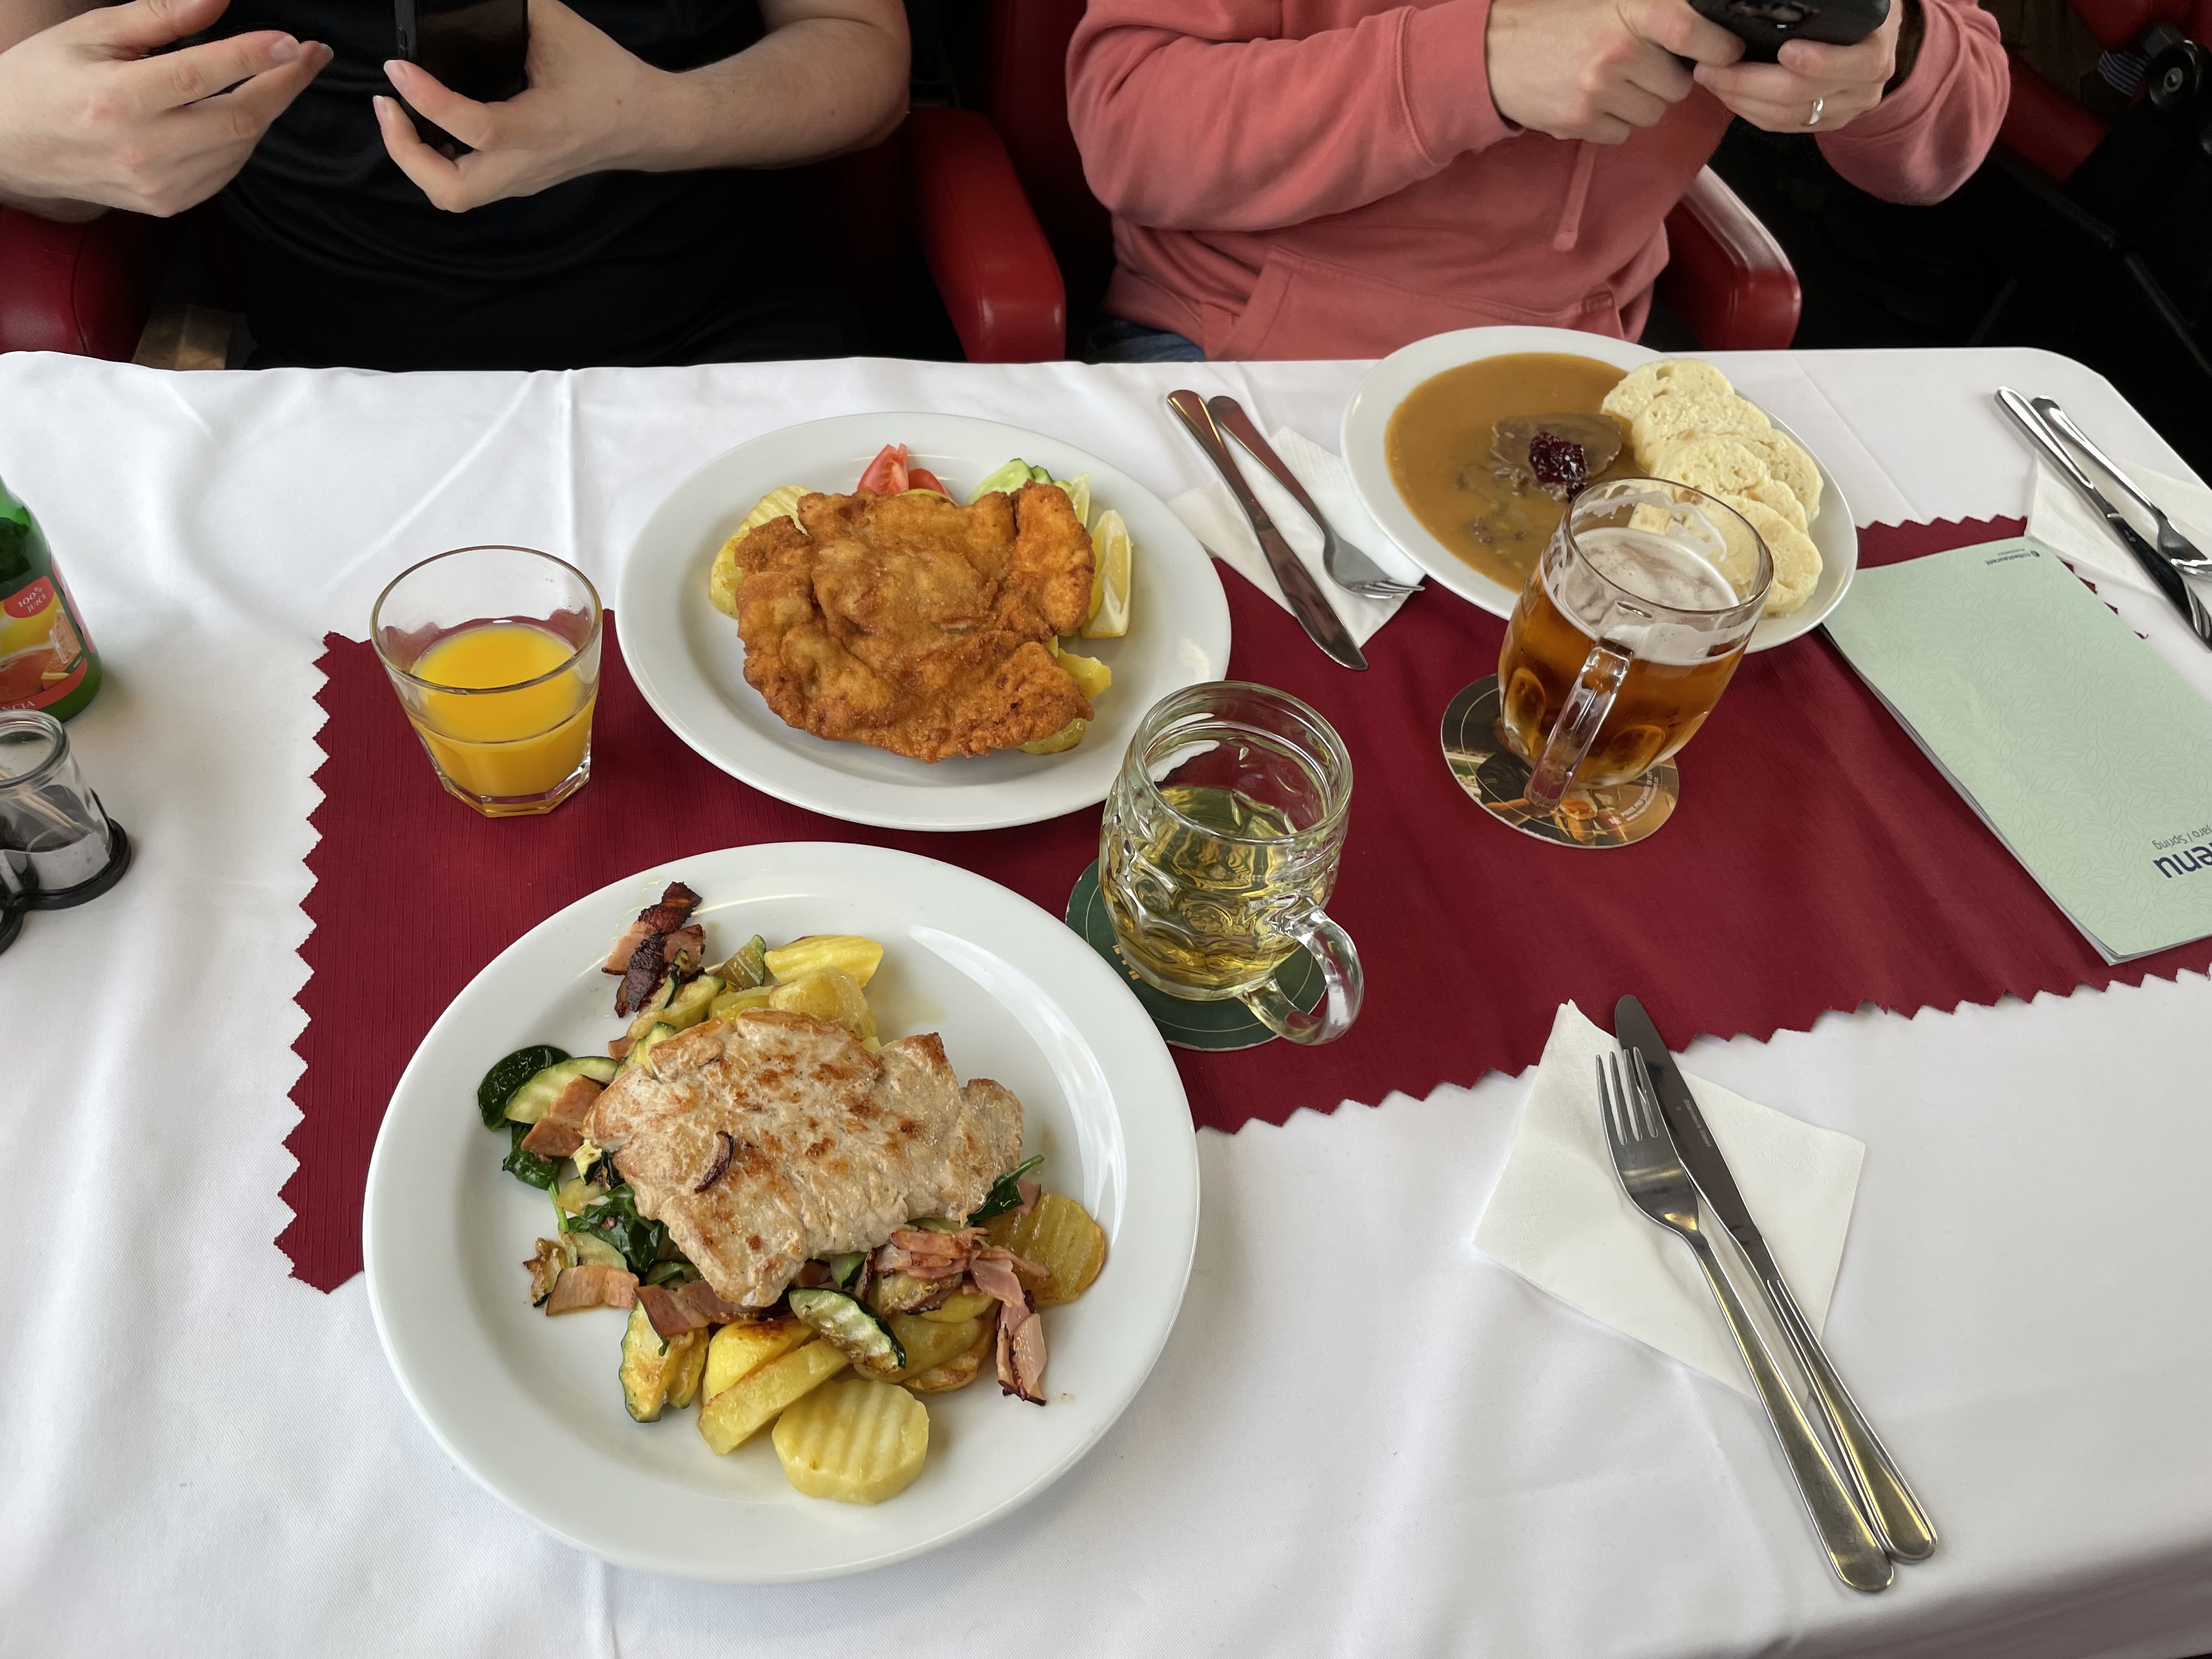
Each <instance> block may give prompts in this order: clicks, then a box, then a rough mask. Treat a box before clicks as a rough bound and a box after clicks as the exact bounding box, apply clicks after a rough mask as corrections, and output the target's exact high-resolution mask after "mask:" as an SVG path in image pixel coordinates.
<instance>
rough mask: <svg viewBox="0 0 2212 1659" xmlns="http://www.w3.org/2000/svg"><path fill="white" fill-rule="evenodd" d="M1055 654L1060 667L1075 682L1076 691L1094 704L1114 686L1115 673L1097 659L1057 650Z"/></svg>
mask: <svg viewBox="0 0 2212 1659" xmlns="http://www.w3.org/2000/svg"><path fill="white" fill-rule="evenodd" d="M1054 654H1055V655H1056V656H1058V657H1059V659H1060V666H1061V667H1062V668H1065V669H1066V671H1067V677H1068V678H1070V679H1072V680H1073V681H1074V682H1075V686H1076V690H1079V691H1080V692H1082V693H1083V695H1084V696H1085V697H1086V698H1088V699H1089V700H1090V701H1091V702H1097V701H1098V699H1099V698H1100V697H1102V696H1104V695H1105V693H1106V688H1107V687H1109V686H1110V685H1112V684H1114V671H1113V670H1112V669H1110V668H1109V667H1108V666H1107V665H1105V664H1104V663H1103V662H1101V661H1099V660H1098V659H1097V658H1096V657H1079V656H1077V655H1076V654H1075V653H1073V651H1057V650H1056V651H1055V653H1054Z"/></svg>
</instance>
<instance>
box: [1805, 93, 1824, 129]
mask: <svg viewBox="0 0 2212 1659" xmlns="http://www.w3.org/2000/svg"><path fill="white" fill-rule="evenodd" d="M1827 101H1828V100H1826V99H1825V98H1815V99H1814V100H1813V112H1812V113H1811V114H1810V115H1808V116H1807V117H1806V118H1805V125H1807V126H1808V127H1817V126H1819V125H1820V108H1821V106H1823V105H1825V104H1826V102H1827Z"/></svg>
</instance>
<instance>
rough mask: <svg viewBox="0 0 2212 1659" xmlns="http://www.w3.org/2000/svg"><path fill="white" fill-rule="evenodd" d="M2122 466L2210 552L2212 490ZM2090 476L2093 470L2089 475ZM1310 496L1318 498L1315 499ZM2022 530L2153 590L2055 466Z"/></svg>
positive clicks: (2040, 472)
mask: <svg viewBox="0 0 2212 1659" xmlns="http://www.w3.org/2000/svg"><path fill="white" fill-rule="evenodd" d="M2123 465H2126V466H2127V469H2128V477H2130V478H2133V479H2134V480H2135V481H2136V487H2137V488H2138V489H2141V490H2142V491H2143V493H2144V494H2146V495H2148V496H2149V497H2150V498H2151V500H2153V501H2156V502H2157V503H2158V504H2159V505H2160V507H2163V508H2165V509H2166V517H2168V518H2170V519H2172V520H2173V524H2174V528H2175V529H2177V530H2179V531H2180V532H2181V533H2182V534H2183V535H2185V536H2186V537H2188V538H2189V539H2190V540H2191V541H2192V542H2195V543H2196V544H2197V546H2198V547H2200V548H2203V550H2205V551H2207V552H2212V489H2206V488H2205V487H2204V486H2203V484H2201V483H2197V481H2196V480H2195V479H2193V478H2174V477H2167V476H2166V474H2165V473H2163V472H2154V471H2151V469H2150V468H2148V467H2147V466H2136V465H2131V464H2128V463H2123ZM2090 476H2091V477H2095V476H2096V475H2095V474H2094V473H2092V474H2091V475H2090ZM2098 487H2099V488H2100V489H2103V490H2104V492H2105V499H2106V500H2107V501H2111V502H2112V505H2113V506H2114V507H2118V508H2119V509H2120V512H2121V513H2123V514H2124V516H2125V517H2126V518H2127V519H2128V520H2129V521H2130V523H2132V524H2134V525H2135V526H2136V529H2138V530H2140V531H2142V532H2143V535H2144V536H2145V538H2150V535H2151V525H2150V521H2149V520H2148V519H2147V518H2144V517H2142V514H2141V513H2138V512H2136V510H2134V508H2133V504H2132V503H2131V502H2130V501H2128V500H2127V498H2126V496H2125V495H2124V494H2122V493H2121V492H2120V491H2119V490H2118V489H2113V488H2112V487H2111V486H2109V485H2107V484H2106V483H2103V482H2102V481H2100V483H2099V485H2098ZM1316 499H1318V498H1317V497H1316ZM2027 533H2028V534H2029V535H2031V536H2033V537H2034V538H2036V539H2037V540H2038V541H2039V542H2041V543H2042V544H2044V545H2045V547H2048V548H2049V549H2050V550H2051V551H2052V552H2054V553H2056V554H2057V555H2058V556H2060V557H2061V558H2063V559H2064V560H2065V561H2066V562H2068V563H2069V564H2070V565H2073V566H2075V568H2078V569H2080V570H2081V572H2082V573H2083V574H2087V575H2089V576H2092V577H2093V578H2094V579H2095V580H2099V581H2108V580H2109V581H2116V582H2119V583H2121V584H2123V585H2124V586H2129V587H2136V588H2141V589H2142V591H2143V592H2146V593H2155V592H2158V589H2157V587H2156V586H2154V585H2153V583H2152V581H2151V579H2150V578H2149V577H2148V576H2147V575H2145V574H2143V570H2142V566H2141V565H2139V564H2137V563H2136V561H2135V556H2134V555H2133V554H2131V553H2130V552H2129V551H2128V550H2127V549H2125V548H2124V547H2122V546H2121V545H2120V544H2119V543H2118V541H2117V540H2115V539H2114V538H2113V536H2112V531H2111V530H2109V529H2108V528H2106V524H2105V521H2104V520H2102V519H2100V518H2099V517H2098V516H2097V513H2096V512H2095V510H2094V509H2093V508H2092V507H2090V506H2089V504H2088V503H2087V501H2083V500H2082V499H2081V497H2080V496H2079V495H2075V493H2074V489H2073V486H2072V485H2070V484H2069V483H2067V482H2066V480H2065V479H2063V477H2059V475H2058V472H2057V469H2056V468H2054V467H2051V466H2049V465H2045V463H2044V462H2042V461H2038V462H2037V463H2036V464H2035V486H2034V491H2033V495H2031V496H2030V497H2029V501H2028V507H2027Z"/></svg>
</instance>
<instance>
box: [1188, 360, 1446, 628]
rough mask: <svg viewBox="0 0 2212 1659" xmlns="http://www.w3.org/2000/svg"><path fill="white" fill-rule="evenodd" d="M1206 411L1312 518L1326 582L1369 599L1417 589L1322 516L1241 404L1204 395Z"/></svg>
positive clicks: (1304, 488)
mask: <svg viewBox="0 0 2212 1659" xmlns="http://www.w3.org/2000/svg"><path fill="white" fill-rule="evenodd" d="M1206 413H1207V414H1209V415H1211V416H1213V419H1214V423H1215V424H1216V425H1218V427H1220V428H1221V429H1222V430H1223V431H1224V432H1226V433H1227V434H1228V435H1230V436H1231V437H1232V438H1234V439H1236V440H1237V442H1238V443H1240V444H1242V445H1243V446H1244V449H1245V452H1246V453H1248V454H1249V455H1250V456H1251V457H1252V459H1254V460H1255V461H1257V462H1259V463H1260V465H1261V466H1263V467H1265V468H1267V476H1268V477H1271V478H1273V480H1274V481H1275V482H1276V483H1279V484H1280V485H1282V487H1283V488H1284V489H1285V490H1286V491H1288V492H1289V495H1290V497H1291V500H1292V501H1296V502H1297V504H1298V505H1299V507H1302V508H1304V511H1305V515H1306V517H1308V518H1309V519H1311V520H1313V521H1314V528H1315V529H1316V530H1318V531H1320V532H1321V568H1322V569H1324V570H1326V571H1328V579H1329V580H1331V581H1333V582H1334V583H1335V584H1336V585H1337V586H1339V587H1341V588H1343V589H1344V590H1345V591H1346V592H1350V593H1357V594H1358V595H1360V597H1361V598H1363V599H1399V598H1401V597H1402V596H1403V595H1405V594H1407V593H1418V592H1420V591H1421V585H1420V583H1419V582H1401V581H1400V580H1397V579H1396V578H1395V577H1393V576H1387V575H1385V574H1383V568H1382V566H1380V565H1378V564H1376V562H1375V561H1374V560H1373V559H1371V558H1370V557H1368V556H1367V555H1366V554H1364V553H1363V552H1361V551H1360V550H1359V549H1358V548H1357V547H1355V546H1353V545H1352V544H1351V543H1350V542H1348V541H1346V540H1345V539H1344V538H1343V537H1341V536H1340V535H1338V534H1337V533H1336V526H1334V525H1332V524H1331V523H1329V521H1328V520H1327V519H1326V518H1324V517H1322V510H1321V508H1319V507H1316V506H1315V505H1314V499H1313V497H1312V496H1311V495H1308V494H1306V487H1305V486H1304V484H1302V483H1299V482H1298V475H1297V473H1295V472H1293V471H1291V469H1290V468H1289V466H1288V465H1285V463H1284V460H1283V458H1282V457H1281V456H1279V455H1278V454H1277V453H1275V447H1274V445H1273V444H1271V443H1269V442H1268V441H1267V439H1266V438H1265V437H1263V436H1262V435H1261V432H1260V428H1258V427H1256V426H1255V425H1254V424H1253V423H1252V417H1251V416H1249V415H1247V414H1246V413H1245V412H1244V405H1243V404H1240V403H1238V402H1237V399H1236V398H1231V397H1227V396H1221V397H1215V398H1207V399H1206Z"/></svg>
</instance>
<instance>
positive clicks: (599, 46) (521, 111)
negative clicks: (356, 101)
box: [376, 0, 677, 213]
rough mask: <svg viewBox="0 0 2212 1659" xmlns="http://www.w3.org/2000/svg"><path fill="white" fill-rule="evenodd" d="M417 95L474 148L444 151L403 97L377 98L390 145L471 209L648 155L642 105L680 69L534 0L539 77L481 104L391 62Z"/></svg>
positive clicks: (545, 0)
mask: <svg viewBox="0 0 2212 1659" xmlns="http://www.w3.org/2000/svg"><path fill="white" fill-rule="evenodd" d="M384 70H385V73H386V75H388V76H391V77H392V85H393V86H395V87H397V88H398V89H399V91H400V93H401V94H402V95H403V96H404V97H405V99H406V100H407V101H408V103H409V104H410V105H412V106H414V107H415V109H416V111H418V112H420V113H421V114H422V117H423V118H425V119H426V120H430V121H435V122H436V123H437V124H438V125H440V126H441V127H443V128H444V129H445V130H446V131H447V132H449V133H451V134H453V137H456V138H458V139H459V140H460V141H461V142H462V143H465V144H466V145H468V146H469V147H470V153H469V154H467V155H461V156H459V157H453V156H447V155H440V154H439V153H438V152H437V151H436V150H435V149H432V148H431V147H430V146H429V145H428V144H426V143H423V142H422V138H421V137H419V136H418V135H417V134H416V131H415V125H414V123H413V122H411V121H410V120H409V119H408V118H407V112H406V111H405V110H404V109H402V108H401V107H400V106H399V103H398V100H397V99H392V98H379V99H377V100H376V123H377V126H378V127H379V129H380V131H382V132H383V135H384V148H385V149H386V151H387V152H389V153H390V155H391V156H392V160H393V161H396V162H397V163H398V166H399V170H400V171H401V172H402V173H405V174H406V175H407V176H408V177H409V178H410V179H413V180H414V181H415V183H416V185H418V186H419V187H420V188H421V190H422V193H423V194H424V195H425V196H427V197H429V198H430V200H431V203H432V204H434V205H435V206H437V207H441V208H443V209H444V210H446V211H447V212H448V213H465V212H467V211H468V210H470V209H471V208H478V207H482V206H483V205H484V204H485V203H487V202H496V201H499V200H501V199H502V198H503V197H509V196H534V195H536V194H537V193H538V191H541V190H546V189H550V187H551V186H553V185H557V184H562V183H564V182H565V181H567V180H568V179H574V178H579V177H580V176H582V175H583V174H585V173H603V172H605V171H606V170H607V169H609V168H611V167H637V166H639V165H641V162H643V161H646V160H647V159H648V158H647V156H646V155H644V154H643V153H642V152H641V150H640V149H639V147H638V145H639V139H638V135H639V133H640V132H641V131H643V130H644V129H645V128H646V126H647V123H646V122H645V121H644V119H643V118H642V113H641V112H643V111H644V110H645V109H646V108H647V106H649V105H651V103H652V102H653V100H654V98H655V96H656V94H659V95H660V96H663V97H665V95H666V93H665V88H666V86H667V84H668V83H669V82H672V81H674V80H675V79H676V78H677V77H675V76H670V75H667V74H665V73H664V72H662V71H661V70H656V69H654V68H653V66H652V65H651V64H647V63H646V62H644V61H643V60H642V59H641V58H637V57H635V55H633V54H632V53H630V52H626V51H624V50H623V48H622V47H621V46H617V45H616V44H615V42H614V41H613V40H611V39H609V38H608V37H607V35H605V33H602V32H601V31H600V30H599V29H597V28H595V27H592V25H591V24H590V23H588V22H586V21H585V20H584V19H583V18H581V17H580V16H578V15H576V14H575V13H574V12H573V11H571V10H569V9H568V7H566V6H564V5H562V3H561V0H530V56H529V58H528V72H529V76H530V84H529V86H528V87H527V88H526V89H525V90H523V91H521V92H520V93H517V94H515V95H514V96H513V97H512V98H510V99H508V100H506V101H505V102H504V103H498V104H480V103H477V101H476V100H474V99H470V98H464V97H462V96H461V95H460V94H459V93H457V92H454V91H453V90H451V89H450V88H447V87H445V86H443V85H441V83H440V82H439V81H438V79H437V77H436V76H433V75H432V74H430V73H429V71H428V70H424V69H422V68H420V67H419V66H417V65H416V64H408V63H402V62H398V61H394V62H392V63H389V64H386V65H385V66H384Z"/></svg>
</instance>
